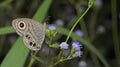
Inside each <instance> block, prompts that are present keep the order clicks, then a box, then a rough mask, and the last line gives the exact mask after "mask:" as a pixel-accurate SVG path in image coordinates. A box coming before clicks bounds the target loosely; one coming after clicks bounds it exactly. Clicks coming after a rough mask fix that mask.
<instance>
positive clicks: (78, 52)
mask: <svg viewBox="0 0 120 67" xmlns="http://www.w3.org/2000/svg"><path fill="white" fill-rule="evenodd" d="M75 54H76V56H78V57H81V56H82V55H83V52H82V51H80V50H79V51H76V52H75Z"/></svg>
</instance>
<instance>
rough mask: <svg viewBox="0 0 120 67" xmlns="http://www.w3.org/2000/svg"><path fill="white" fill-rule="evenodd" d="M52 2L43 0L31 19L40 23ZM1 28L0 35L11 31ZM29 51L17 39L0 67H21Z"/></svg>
mask: <svg viewBox="0 0 120 67" xmlns="http://www.w3.org/2000/svg"><path fill="white" fill-rule="evenodd" d="M51 2H52V0H44V2H43V3H42V5H41V6H40V7H39V9H38V10H37V13H36V14H35V15H34V17H33V19H35V20H38V21H42V20H43V19H44V17H45V14H46V13H47V11H48V8H49V7H50V4H51ZM10 30H11V31H9V27H5V28H1V29H0V32H1V31H3V33H2V34H7V33H12V32H14V31H13V29H12V28H11V27H10ZM2 34H0V35H2ZM28 52H29V50H28V49H27V48H26V47H25V46H24V44H23V42H22V39H21V38H18V40H17V42H16V43H15V44H14V45H13V47H12V48H11V49H10V51H9V52H8V54H7V55H6V57H5V58H4V60H3V62H2V63H1V66H0V67H23V65H24V63H25V60H26V58H27V55H28Z"/></svg>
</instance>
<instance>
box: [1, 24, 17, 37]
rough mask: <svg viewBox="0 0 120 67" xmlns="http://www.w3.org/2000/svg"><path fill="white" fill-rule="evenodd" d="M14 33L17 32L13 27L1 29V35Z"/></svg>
mask: <svg viewBox="0 0 120 67" xmlns="http://www.w3.org/2000/svg"><path fill="white" fill-rule="evenodd" d="M13 32H15V31H14V29H13V27H11V26H9V27H2V28H0V35H5V34H9V33H13Z"/></svg>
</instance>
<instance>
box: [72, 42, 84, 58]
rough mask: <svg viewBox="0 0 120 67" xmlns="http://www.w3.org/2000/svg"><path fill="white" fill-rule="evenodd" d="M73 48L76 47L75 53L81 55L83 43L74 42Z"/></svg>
mask: <svg viewBox="0 0 120 67" xmlns="http://www.w3.org/2000/svg"><path fill="white" fill-rule="evenodd" d="M72 48H74V49H75V55H76V56H78V57H81V56H82V54H83V52H82V51H81V48H82V45H81V44H80V43H79V42H73V43H72Z"/></svg>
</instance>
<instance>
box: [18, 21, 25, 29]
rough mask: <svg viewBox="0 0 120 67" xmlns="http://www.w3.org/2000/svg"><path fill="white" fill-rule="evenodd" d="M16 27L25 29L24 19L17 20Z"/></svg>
mask: <svg viewBox="0 0 120 67" xmlns="http://www.w3.org/2000/svg"><path fill="white" fill-rule="evenodd" d="M18 28H19V29H20V30H25V28H26V24H25V22H24V21H18Z"/></svg>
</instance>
